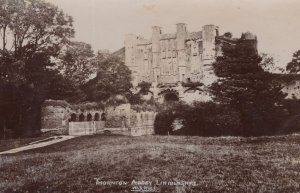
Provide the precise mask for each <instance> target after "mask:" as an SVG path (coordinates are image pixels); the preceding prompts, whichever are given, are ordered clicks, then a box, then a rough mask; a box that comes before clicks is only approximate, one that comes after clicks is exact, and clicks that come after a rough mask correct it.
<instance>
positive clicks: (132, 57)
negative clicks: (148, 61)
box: [125, 34, 138, 86]
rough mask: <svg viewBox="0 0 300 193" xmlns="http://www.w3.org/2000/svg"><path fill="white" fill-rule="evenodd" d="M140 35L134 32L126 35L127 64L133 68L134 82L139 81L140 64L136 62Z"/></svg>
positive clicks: (134, 83)
mask: <svg viewBox="0 0 300 193" xmlns="http://www.w3.org/2000/svg"><path fill="white" fill-rule="evenodd" d="M137 40H138V37H137V36H136V35H133V34H127V35H126V37H125V65H126V66H128V68H129V69H130V70H131V76H132V80H131V81H132V84H133V85H134V86H136V85H137V82H138V66H137V64H136V44H137Z"/></svg>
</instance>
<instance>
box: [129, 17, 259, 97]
mask: <svg viewBox="0 0 300 193" xmlns="http://www.w3.org/2000/svg"><path fill="white" fill-rule="evenodd" d="M176 27H177V30H176V32H175V33H170V34H163V33H162V29H161V27H158V26H153V27H152V37H151V38H150V39H145V38H143V37H141V36H137V35H133V34H129V35H126V38H125V65H127V66H128V67H129V69H130V70H131V72H132V83H133V85H134V86H137V85H138V83H140V82H142V81H145V82H150V83H152V88H151V91H152V92H153V95H154V98H155V99H156V100H158V101H164V100H167V99H168V98H173V99H176V98H177V99H181V100H185V101H187V102H189V101H193V100H195V99H196V100H198V99H200V100H209V99H210V96H209V93H208V92H205V90H206V86H208V85H210V84H211V83H212V82H214V81H215V80H216V77H215V75H214V72H213V69H212V63H213V62H214V60H215V58H216V56H218V55H220V54H221V46H222V45H223V44H236V43H237V42H238V41H245V43H251V45H253V47H254V48H255V49H256V46H257V38H256V36H254V35H252V34H251V33H249V32H247V33H245V34H242V37H241V38H232V35H231V34H230V33H225V34H224V35H219V28H218V27H217V26H215V25H204V26H203V27H202V29H201V31H196V32H188V30H187V27H186V24H184V23H178V24H177V25H176ZM183 83H202V84H203V86H202V87H201V86H200V85H199V86H198V88H197V89H194V90H189V87H188V86H187V84H183ZM187 91H188V92H187ZM199 91H201V92H199ZM203 91H204V92H203ZM199 95H201V96H199ZM172 96H173V97H172Z"/></svg>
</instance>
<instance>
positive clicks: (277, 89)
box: [211, 40, 286, 135]
mask: <svg viewBox="0 0 300 193" xmlns="http://www.w3.org/2000/svg"><path fill="white" fill-rule="evenodd" d="M261 60H262V58H261V57H260V56H259V55H258V54H257V52H256V50H253V47H252V46H249V45H248V44H246V43H244V42H242V40H241V41H240V42H239V43H238V44H237V45H236V46H224V47H223V55H222V56H220V57H218V58H217V59H216V62H215V63H214V64H213V67H214V70H215V73H216V75H217V76H218V77H219V80H218V81H217V82H216V83H214V84H213V85H212V86H211V90H212V93H213V94H214V96H215V100H216V101H218V102H220V103H223V104H228V105H229V106H231V107H233V108H234V109H236V110H238V112H240V114H241V123H242V127H243V131H241V132H243V133H244V134H248V135H259V134H263V133H265V134H266V133H268V132H270V130H272V129H275V128H276V127H278V121H279V118H278V117H282V116H281V115H282V113H283V110H282V108H281V103H282V101H283V99H284V97H285V96H286V95H285V94H283V93H282V91H281V89H282V86H281V84H280V83H279V82H276V81H273V78H272V75H271V74H270V73H268V72H265V71H264V70H263V69H262V67H261V64H260V63H261ZM276 124H277V125H276Z"/></svg>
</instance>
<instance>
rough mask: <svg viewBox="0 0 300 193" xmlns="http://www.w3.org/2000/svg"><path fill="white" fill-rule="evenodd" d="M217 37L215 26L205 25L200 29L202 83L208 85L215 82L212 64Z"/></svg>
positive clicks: (216, 27) (217, 32) (217, 29)
mask: <svg viewBox="0 0 300 193" xmlns="http://www.w3.org/2000/svg"><path fill="white" fill-rule="evenodd" d="M218 35H219V28H218V26H215V25H205V26H203V28H202V42H203V53H202V60H203V71H202V72H203V83H204V84H205V85H210V84H211V83H212V82H214V81H215V80H216V77H215V75H214V72H213V67H212V63H213V62H214V59H215V56H216V44H215V39H216V36H218Z"/></svg>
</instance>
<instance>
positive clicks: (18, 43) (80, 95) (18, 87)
mask: <svg viewBox="0 0 300 193" xmlns="http://www.w3.org/2000/svg"><path fill="white" fill-rule="evenodd" d="M74 34H75V31H74V27H73V19H72V17H71V16H68V15H66V14H65V13H64V12H63V11H62V10H61V9H59V8H58V7H57V6H55V5H53V4H51V3H47V2H45V1H43V0H0V37H1V39H0V138H3V137H4V136H5V137H19V136H29V135H34V134H35V133H38V132H39V129H40V120H41V105H42V103H43V101H44V100H45V99H47V98H51V99H59V100H66V101H68V102H70V103H77V102H83V101H87V100H93V101H103V100H105V99H106V98H105V97H103V96H106V97H107V96H109V94H112V93H113V94H114V93H121V92H124V90H126V89H129V87H130V86H131V85H130V78H129V77H130V75H129V74H130V72H129V70H128V69H126V67H125V65H124V64H122V62H121V61H120V60H119V59H117V58H115V59H110V60H112V61H114V62H113V63H112V62H110V60H108V59H107V58H104V57H103V56H102V55H101V53H97V54H94V51H93V49H92V47H91V46H90V45H89V44H87V43H84V42H74V41H71V38H73V37H74ZM107 66H108V67H107ZM97 71H98V73H97ZM108 71H109V72H108ZM119 72H122V73H123V74H122V75H120V76H118V77H117V76H116V74H117V73H119ZM123 76H124V77H125V78H123ZM101 77H107V78H108V77H110V80H112V81H113V82H110V81H106V82H105V83H103V82H102V81H101ZM111 77H114V79H112V78H111ZM108 79H109V78H108ZM119 79H122V80H121V82H122V83H123V84H122V85H124V86H125V87H122V88H120V87H117V88H116V87H115V84H118V83H119V82H120V80H119ZM96 80H97V81H96ZM88 81H90V82H94V83H88V84H87V82H88ZM126 81H127V82H126ZM105 84H110V85H111V87H114V88H111V87H110V86H107V85H106V86H105ZM87 85H88V86H87ZM104 87H105V89H104ZM89 88H90V89H89ZM92 88H95V89H97V88H100V89H102V90H104V91H103V93H105V92H106V94H103V95H101V96H99V93H95V91H94V90H93V89H92ZM107 93H109V94H107Z"/></svg>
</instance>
